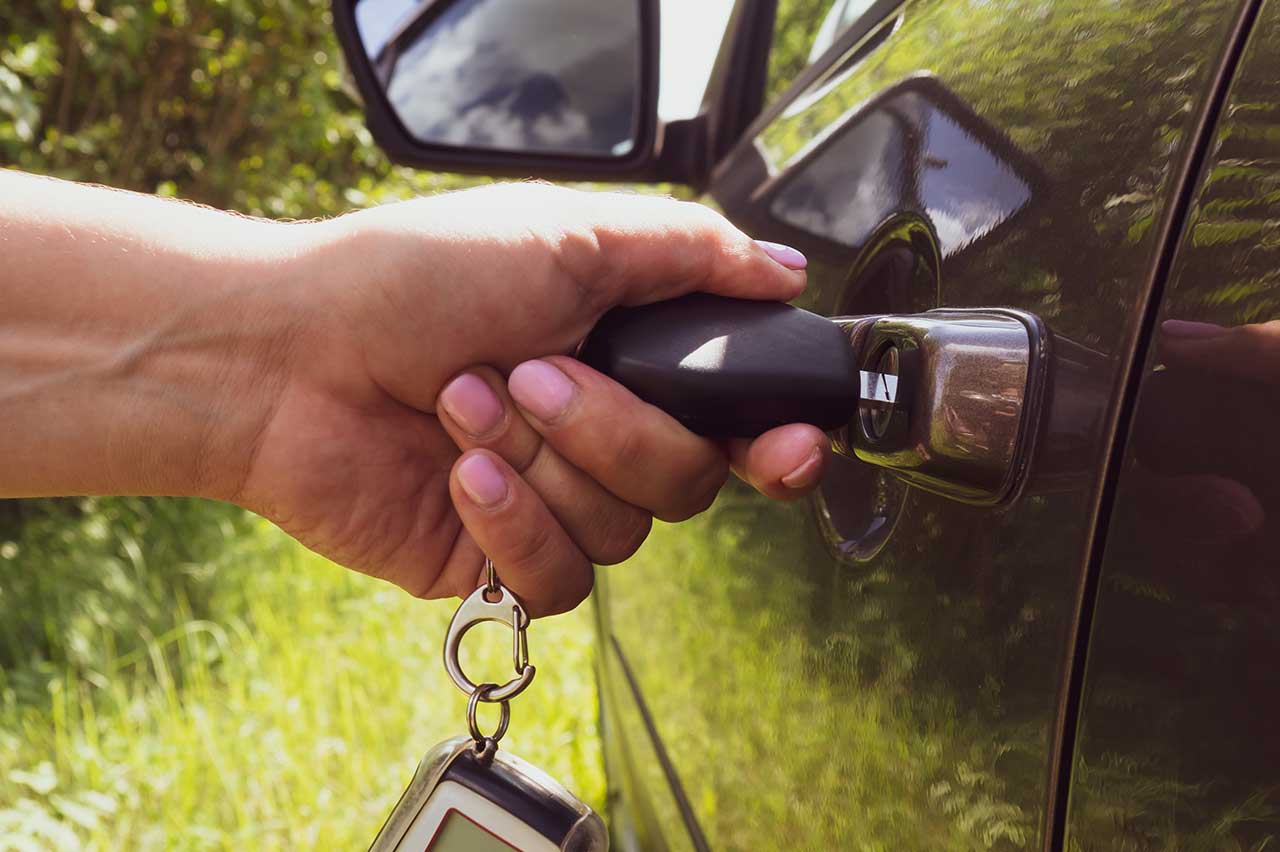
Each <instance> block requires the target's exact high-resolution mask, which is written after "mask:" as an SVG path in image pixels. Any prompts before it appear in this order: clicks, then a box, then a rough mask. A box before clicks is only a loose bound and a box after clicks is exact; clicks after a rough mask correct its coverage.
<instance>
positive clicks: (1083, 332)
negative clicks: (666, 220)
mask: <svg viewBox="0 0 1280 852" xmlns="http://www.w3.org/2000/svg"><path fill="white" fill-rule="evenodd" d="M1238 9H1239V4H1238V3H1237V2H1235V0H1219V2H1201V3H1194V4H1188V3H1176V2H1171V0H1170V2H1156V3H1152V2H1149V0H1148V1H1147V2H1140V0H1131V2H1130V1H1128V0H1126V2H1116V3H1108V4H1099V3H1096V2H1093V1H1092V0H1055V2H1053V3H1040V2H1033V0H997V2H977V0H973V2H963V0H950V2H943V1H942V0H932V2H931V0H916V1H915V2H908V3H905V4H902V5H901V6H900V7H897V8H892V9H890V10H889V11H888V12H886V13H885V14H884V15H882V16H881V17H880V18H879V19H878V20H876V21H871V22H868V23H867V25H866V26H865V27H863V28H862V30H861V35H859V36H857V37H856V38H855V40H854V42H853V43H852V44H850V43H848V42H847V41H844V43H843V46H842V47H840V48H839V49H837V48H835V47H833V48H832V49H831V50H830V51H828V54H830V55H831V61H833V62H835V61H837V60H839V59H840V57H842V56H847V55H848V54H849V53H850V52H852V53H853V54H856V55H857V56H858V57H859V59H858V60H857V61H854V62H853V63H852V64H849V63H845V65H844V67H843V68H842V69H841V70H839V71H837V72H836V73H834V74H826V72H827V71H828V70H829V69H824V68H822V67H812V68H810V69H809V70H808V71H806V72H804V73H803V75H802V79H807V80H808V81H809V82H808V83H807V84H806V83H804V82H798V83H796V84H795V85H793V86H792V88H791V89H790V90H789V92H788V94H787V95H786V96H785V97H784V98H783V99H782V100H781V101H780V102H778V103H775V104H772V105H768V106H766V108H765V112H764V115H763V116H762V117H761V118H760V119H759V120H757V122H756V123H755V124H753V126H752V128H751V129H750V130H749V132H748V134H747V136H746V137H744V138H743V140H742V141H741V142H740V143H739V144H738V145H737V146H736V147H735V148H734V149H733V150H732V151H731V152H730V154H729V155H728V156H727V157H726V158H724V160H722V161H721V162H720V163H719V164H718V165H717V167H716V169H715V172H714V176H715V177H714V181H713V184H712V187H711V190H712V196H713V198H714V199H715V200H716V201H717V202H718V203H719V204H720V205H721V206H722V208H723V209H724V210H725V212H726V213H727V214H728V215H729V216H730V217H731V218H734V219H735V220H737V221H739V222H742V223H744V224H746V225H747V226H748V227H749V229H750V230H751V231H752V232H753V233H754V235H756V236H759V237H762V238H766V239H778V240H780V241H787V240H788V239H795V238H796V237H797V235H798V233H799V232H808V233H810V234H812V233H813V231H814V229H813V228H808V229H805V228H798V227H796V221H795V216H791V217H790V221H780V217H779V215H778V213H779V210H778V208H777V207H776V206H774V205H772V204H771V203H770V202H771V200H772V199H774V198H776V197H778V196H777V194H778V192H780V191H781V190H780V189H779V188H780V187H786V186H789V185H790V186H795V185H798V184H797V183H795V182H797V181H803V180H805V177H804V173H806V172H808V173H809V174H810V175H820V176H821V177H820V179H819V180H817V181H816V182H815V181H811V182H810V186H814V187H817V188H818V189H819V190H821V193H820V194H822V195H824V196H827V197H836V196H840V195H841V194H842V193H843V195H844V196H846V197H848V198H854V199H856V198H859V197H861V196H860V195H859V193H860V192H861V193H863V194H864V195H865V196H867V197H869V198H870V199H871V200H872V201H877V202H882V206H881V207H880V208H879V209H880V210H881V211H882V214H883V215H884V217H885V218H886V219H887V220H888V221H889V222H895V221H913V222H921V223H923V227H922V228H917V229H916V234H917V235H919V234H921V233H923V234H925V235H927V238H925V239H922V238H920V237H919V236H917V238H916V240H915V241H914V242H912V241H909V240H897V241H893V240H890V241H887V242H886V241H884V240H882V239H880V238H879V235H881V234H882V233H883V232H884V230H885V228H886V227H887V223H885V222H880V223H877V222H876V221H867V222H865V223H863V224H862V226H860V227H858V228H854V227H849V228H845V229H843V230H841V231H839V232H837V233H838V236H839V239H831V238H830V237H831V233H830V232H828V233H827V234H825V235H823V234H822V233H821V232H820V231H819V232H818V233H817V236H819V237H820V239H819V240H814V241H812V242H810V243H808V244H806V245H805V247H806V248H809V249H811V252H812V255H811V265H810V288H809V292H808V293H807V294H806V296H805V297H804V300H803V302H802V304H803V305H804V306H805V307H808V308H810V309H812V310H816V311H817V312H819V313H826V314H832V313H836V312H849V313H859V312H870V311H892V312H897V313H915V312H919V311H922V310H926V309H928V308H932V307H938V306H942V307H993V306H1006V307H1013V308H1019V309H1022V310H1026V311H1029V312H1031V313H1034V314H1036V315H1038V316H1039V317H1040V318H1041V319H1042V320H1043V321H1044V322H1045V324H1046V326H1047V328H1048V330H1049V332H1050V333H1051V335H1052V336H1053V342H1054V346H1053V351H1054V353H1055V354H1054V363H1053V365H1052V369H1053V376H1052V378H1051V387H1050V390H1049V393H1048V395H1047V400H1048V411H1047V414H1046V421H1045V429H1044V433H1043V441H1042V442H1041V445H1040V448H1039V450H1038V452H1037V454H1036V458H1035V459H1033V461H1032V465H1031V468H1030V471H1029V478H1028V481H1027V483H1026V487H1025V490H1024V492H1023V495H1022V496H1021V497H1020V498H1019V499H1018V500H1017V501H1015V502H1014V503H1013V504H1012V505H1009V506H1006V507H1003V508H994V509H993V508H983V507H973V506H964V505H960V504H958V503H955V502H953V501H948V500H946V499H945V498H942V497H936V496H933V495H929V494H925V493H923V492H921V491H919V490H916V489H904V488H902V487H901V485H900V484H895V482H894V481H893V480H892V479H891V478H889V477H888V476H887V475H885V474H883V473H879V472H875V471H869V470H868V469H867V468H866V467H865V466H859V465H857V464H856V463H853V462H848V463H839V464H837V466H836V467H835V468H834V469H833V470H832V472H831V473H830V475H829V476H828V478H827V481H826V482H825V483H824V485H823V488H822V496H821V498H820V499H819V501H818V502H817V504H816V505H814V506H791V507H786V506H779V505H776V504H770V503H768V502H766V501H764V500H763V499H761V498H758V497H756V496H755V495H753V494H752V493H751V492H750V491H748V490H747V489H742V488H731V489H729V490H727V491H726V492H725V494H724V495H723V496H722V498H721V499H720V501H718V502H717V504H716V505H715V506H714V507H713V508H712V510H711V511H710V512H709V513H708V514H707V515H705V516H703V517H701V518H699V519H697V520H695V521H694V522H692V524H691V525H689V526H687V527H684V528H678V529H677V528H669V529H668V528H664V529H660V530H658V531H657V532H656V533H655V536H654V538H653V540H652V541H651V542H650V544H649V545H647V546H646V549H645V550H643V551H642V552H641V554H640V555H639V556H637V557H636V558H635V559H633V560H632V561H631V562H630V563H629V564H628V565H626V566H623V567H620V568H614V569H606V570H605V571H604V572H602V576H601V586H602V597H603V600H604V604H605V606H606V608H607V611H608V613H609V618H608V622H607V630H608V631H610V632H611V633H612V635H613V637H615V638H616V640H617V643H618V648H619V655H620V657H622V658H625V659H626V660H627V661H628V663H629V665H630V668H631V670H632V671H633V672H634V675H635V680H636V682H637V684H638V685H639V687H640V691H641V694H642V696H643V698H644V701H645V702H646V704H647V706H648V708H649V710H650V711H651V715H652V721H653V725H652V727H653V732H652V733H653V734H654V735H656V736H657V737H659V738H660V741H661V743H662V744H663V745H664V746H665V748H666V749H667V751H668V753H669V755H670V758H671V764H672V767H673V774H674V776H675V780H676V781H677V782H678V783H679V784H680V786H681V788H682V789H683V790H684V791H685V793H686V794H687V798H688V800H689V802H690V803H691V804H692V807H693V810H694V812H695V815H696V820H697V822H698V825H699V827H700V829H701V830H702V831H703V833H704V834H705V836H706V838H707V841H708V844H709V845H710V847H711V848H725V849H731V848H750V849H776V848H897V849H920V848H933V849H975V848H978V849H984V848H1051V847H1053V846H1054V844H1055V838H1054V835H1053V831H1052V826H1053V825H1054V824H1055V823H1054V819H1053V805H1054V803H1055V802H1056V801H1057V787H1056V784H1057V782H1058V779H1059V777H1060V773H1059V771H1058V764H1057V761H1058V746H1059V743H1060V742H1061V737H1062V730H1063V728H1064V726H1068V725H1070V724H1071V720H1069V719H1068V718H1067V717H1066V716H1065V712H1066V707H1065V706H1064V703H1063V698H1064V695H1065V694H1066V689H1067V685H1068V683H1069V682H1070V672H1071V670H1072V664H1073V662H1074V651H1075V630H1076V624H1077V618H1078V616H1079V606H1080V600H1081V595H1082V583H1083V580H1084V577H1085V570H1086V566H1087V565H1088V562H1089V558H1090V554H1091V552H1092V550H1091V548H1092V543H1093V540H1094V530H1095V524H1096V523H1097V522H1098V520H1099V511H1100V506H1101V505H1102V500H1103V496H1104V494H1103V489H1104V484H1105V482H1104V478H1103V470H1104V462H1105V460H1106V459H1107V458H1109V454H1110V452H1111V448H1112V441H1113V434H1112V429H1113V425H1114V423H1115V422H1116V418H1117V416H1118V411H1119V407H1120V402H1121V393H1120V391H1121V390H1122V389H1123V387H1124V386H1125V382H1126V377H1127V371H1128V366H1129V364H1130V363H1131V360H1132V358H1133V357H1134V353H1135V352H1136V350H1137V348H1138V345H1139V343H1140V341H1141V334H1142V330H1143V328H1142V323H1143V318H1144V310H1143V309H1144V306H1145V305H1146V303H1147V300H1148V298H1149V297H1150V295H1151V292H1152V287H1153V284H1154V282H1155V280H1156V279H1155V276H1156V270H1157V266H1158V262H1159V260H1160V258H1162V257H1163V256H1164V254H1165V251H1166V245H1167V239H1166V237H1167V234H1166V233H1165V230H1164V227H1163V224H1162V223H1164V222H1167V221H1168V219H1169V217H1170V216H1171V215H1172V213H1171V211H1173V210H1174V209H1175V207H1176V205H1177V200H1178V199H1179V198H1180V197H1181V195H1182V192H1183V178H1184V177H1185V175H1186V174H1187V168H1188V164H1189V163H1190V162H1191V161H1192V159H1193V157H1194V155H1195V153H1196V151H1197V147H1196V139H1197V135H1196V134H1197V129H1198V128H1199V126H1200V125H1199V119H1200V116H1201V115H1202V114H1203V113H1204V111H1205V110H1206V108H1207V107H1208V105H1209V104H1210V102H1211V100H1212V97H1211V96H1212V93H1213V91H1214V86H1215V75H1216V73H1217V70H1218V68H1219V66H1220V64H1221V60H1222V58H1223V56H1224V55H1225V54H1226V53H1227V52H1228V50H1229V42H1230V35H1231V32H1232V27H1233V22H1234V18H1235V16H1236V13H1237V11H1238ZM821 11H823V10H821V9H817V10H815V14H821ZM780 17H781V15H780ZM886 22H887V23H886ZM884 27H888V28H889V32H888V33H887V34H886V33H885V30H884V29H883V28H884ZM857 39H861V41H859V40H857ZM824 75H825V76H824ZM922 75H926V79H927V80H929V82H928V83H926V84H925V85H931V86H935V87H936V88H937V91H940V92H945V93H946V95H945V96H943V98H942V99H947V101H948V103H949V104H950V106H948V107H947V108H945V109H941V110H938V112H939V113H940V114H943V115H945V116H948V117H950V116H953V115H961V116H964V118H963V119H961V120H954V119H952V120H951V123H952V125H953V126H954V127H955V128H959V129H960V130H961V131H963V132H948V133H942V134H934V135H929V134H928V133H927V132H926V133H925V134H924V135H923V137H922V136H921V134H920V133H918V132H914V133H913V132H908V133H906V134H901V135H899V136H897V137H894V136H893V135H892V134H890V135H882V136H881V137H880V138H881V139H882V140H887V141H886V144H890V145H892V144H893V140H894V139H895V138H897V139H899V140H901V141H900V143H899V144H900V145H901V147H902V150H901V152H896V151H891V150H888V149H884V148H882V149H881V150H880V151H879V153H878V154H877V152H876V151H874V150H873V149H871V148H868V147H865V146H855V145H841V144H840V141H838V140H839V139H840V138H841V135H842V134H856V133H857V132H859V131H857V130H855V129H850V124H851V123H854V122H858V121H860V120H866V118H867V117H868V116H871V115H874V114H875V105H876V104H877V103H888V102H890V101H892V94H893V93H894V92H895V87H909V86H910V85H912V84H913V83H912V81H915V80H918V79H920V78H921V76H922ZM806 86H810V87H812V90H811V91H810V90H807V89H806ZM896 91H899V92H900V91H902V90H901V89H897V90H896ZM939 100H940V98H933V99H931V100H930V102H931V103H932V102H938V101H939ZM908 112H909V111H908ZM902 114H908V113H902ZM910 114H913V115H916V116H917V117H919V116H921V115H922V114H923V113H921V112H920V111H918V110H917V111H915V112H914V113H910ZM930 120H932V119H930ZM916 127H921V125H920V124H918V123H917V125H916ZM924 129H925V130H926V131H927V130H928V128H927V127H924ZM843 138H849V137H848V136H845V137H843ZM921 138H924V139H927V140H928V142H929V144H926V145H924V146H921V145H920V144H918V142H919V140H920V139H921ZM912 139H915V140H916V142H915V143H912V142H911V141H910V140H912ZM957 145H960V146H962V147H963V151H965V152H967V153H963V154H961V153H960V151H959V150H958V149H956V148H955V146H957ZM948 146H951V147H950V148H948ZM886 151H887V153H889V154H892V156H889V157H885V156H882V155H883V154H885V153H886ZM949 151H952V152H955V153H956V154H957V156H956V157H955V160H956V161H957V162H959V161H960V160H962V159H966V158H968V159H969V160H970V161H972V158H973V156H974V155H975V153H976V154H980V155H981V157H982V158H984V161H985V162H988V163H996V164H1003V165H1002V167H1001V168H999V169H993V168H987V169H985V171H986V172H990V173H997V172H999V173H1003V174H1004V175H1012V176H1013V177H1014V179H1015V184H1018V183H1020V184H1021V185H1024V186H1026V187H1027V188H1028V190H1027V192H1026V193H1025V194H1026V198H1025V200H1021V198H1020V197H1019V198H1018V200H1017V203H1010V202H1009V199H1010V198H1011V197H1015V196H1017V194H1015V196H1010V195H1009V193H1008V192H1006V191H1001V190H999V189H998V188H997V189H993V187H992V184H991V183H990V182H983V181H979V182H977V183H974V182H964V181H961V182H959V183H958V184H954V185H951V186H950V188H949V194H948V193H944V195H945V196H946V197H944V198H941V200H940V201H939V200H933V199H931V198H929V197H928V196H929V193H928V192H923V193H922V192H919V191H913V192H901V191H896V190H897V188H900V187H914V188H916V189H919V188H923V187H928V186H930V185H931V184H930V183H929V179H928V176H927V170H928V169H929V168H932V167H933V166H934V164H941V165H942V166H943V167H944V168H945V166H946V164H947V163H948V162H950V161H951V158H950V157H948V152H949ZM873 155H876V157H877V158H876V160H875V161H874V162H872V160H871V159H870V158H871V157H872V156H873ZM824 158H828V159H827V160H826V161H825V162H824ZM830 158H834V159H830ZM876 163H880V164H884V163H890V164H893V166H892V167H891V168H889V169H887V171H886V169H884V168H881V167H879V166H877V165H876ZM898 164H908V165H907V167H906V168H907V170H906V172H905V173H903V170H902V169H901V168H900V167H899V166H898ZM912 168H914V169H920V170H924V171H925V172H926V173H922V172H919V171H918V172H914V173H913V172H911V169H912ZM895 170H896V171H895ZM980 171H982V170H980ZM886 173H887V174H888V175H890V176H894V177H897V178H901V179H903V180H905V183H904V182H903V180H888V181H885V180H882V179H881V178H882V177H883V176H884V175H885V174H886ZM972 173H973V171H972V170H968V171H967V174H972ZM1001 180H1003V181H1004V185H1005V186H1009V185H1011V184H1009V182H1008V181H1009V179H1008V178H1007V177H1005V178H1002V179H1001ZM842 182H843V185H842ZM882 187H893V188H895V194H890V195H886V194H885V192H884V191H883V190H882V189H881V188H882ZM809 197H816V196H815V195H813V194H810V196H809ZM979 213H980V214H982V215H977V214H979ZM966 216H969V217H970V218H968V219H965V217H966ZM948 219H950V220H951V221H948ZM966 221H967V222H969V223H970V224H972V223H975V222H977V223H978V224H979V225H980V226H981V227H977V228H970V229H969V230H967V231H966V230H965V229H963V228H958V227H957V225H958V224H959V225H963V224H964V223H965V222H966ZM877 225H879V227H877ZM948 229H950V230H948ZM948 233H950V234H962V235H965V234H967V235H969V236H968V238H961V239H955V238H951V239H948V238H946V236H945V235H947V234H948ZM922 242H923V243H924V244H923V245H922ZM930 243H931V244H930ZM872 246H874V249H873V248H871V247H872ZM904 250H905V251H906V255H905V257H901V258H899V259H895V260H892V261H889V260H886V261H885V262H880V257H881V255H880V254H879V252H885V251H893V252H896V253H898V254H901V252H903V251H904ZM872 252H875V254H873V253H872ZM898 254H895V255H894V257H895V258H897V257H898ZM930 254H933V255H936V256H937V257H938V258H940V259H941V270H940V274H939V275H938V278H937V279H936V281H934V282H930V281H929V279H928V276H927V275H920V274H918V272H916V273H906V274H904V273H902V272H901V271H897V272H895V271H894V270H902V269H916V270H919V269H925V268H928V266H929V263H930V262H929V260H928V259H927V257H926V256H927V255H930ZM869 273H870V274H869ZM638 848H647V847H646V845H645V839H644V838H641V839H640V843H639V847H638Z"/></svg>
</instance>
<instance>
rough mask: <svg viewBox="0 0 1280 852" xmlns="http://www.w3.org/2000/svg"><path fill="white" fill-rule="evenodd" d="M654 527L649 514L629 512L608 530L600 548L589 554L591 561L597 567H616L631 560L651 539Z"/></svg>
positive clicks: (637, 510)
mask: <svg viewBox="0 0 1280 852" xmlns="http://www.w3.org/2000/svg"><path fill="white" fill-rule="evenodd" d="M652 527H653V518H652V516H650V515H649V513H648V512H645V511H643V510H640V509H635V510H632V511H629V512H627V513H626V514H625V515H623V516H621V518H620V519H619V520H615V521H613V522H612V523H611V524H610V526H609V527H608V528H606V530H605V534H604V536H602V539H601V542H600V545H599V547H597V548H594V549H593V550H592V552H591V553H590V554H589V556H590V558H591V561H592V562H594V563H595V564H597V565H616V564H617V563H619V562H623V561H625V560H627V559H629V558H631V556H632V555H633V554H634V553H635V552H636V551H637V550H639V549H640V545H642V544H644V540H645V539H646V538H648V537H649V530H650V529H652Z"/></svg>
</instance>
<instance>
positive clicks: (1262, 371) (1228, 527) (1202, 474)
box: [1132, 320, 1280, 553]
mask: <svg viewBox="0 0 1280 852" xmlns="http://www.w3.org/2000/svg"><path fill="white" fill-rule="evenodd" d="M1157 345H1158V350H1157V352H1158V357H1159V360H1160V362H1161V363H1162V365H1163V367H1164V369H1162V370H1160V371H1159V372H1156V373H1154V374H1152V375H1150V376H1148V377H1147V378H1146V379H1145V381H1144V388H1143V399H1142V401H1141V403H1140V405H1139V409H1138V412H1139V413H1138V417H1137V420H1136V422H1135V424H1134V432H1133V441H1134V453H1135V456H1136V459H1137V461H1138V466H1137V467H1135V469H1134V470H1133V472H1132V476H1133V480H1132V481H1133V483H1134V487H1135V488H1136V489H1138V490H1139V491H1140V492H1141V493H1142V495H1143V496H1142V500H1141V505H1143V506H1148V507H1150V506H1158V507H1160V508H1161V510H1160V511H1152V512H1149V513H1148V514H1147V515H1146V516H1144V517H1141V518H1138V519H1136V521H1135V522H1136V523H1138V524H1139V525H1140V526H1142V527H1143V529H1144V531H1145V532H1146V535H1144V540H1145V541H1149V542H1150V543H1151V547H1153V548H1156V549H1160V548H1167V549H1168V550H1169V551H1170V553H1173V552H1179V551H1180V552H1183V553H1185V552H1187V548H1188V547H1192V548H1194V547H1197V546H1203V547H1205V548H1209V549H1212V548H1217V547H1221V546H1222V545H1223V544H1225V543H1228V542H1232V541H1237V540H1240V539H1242V538H1244V537H1246V536H1250V535H1253V534H1255V533H1257V532H1259V531H1260V530H1263V529H1265V528H1267V527H1268V526H1269V525H1270V523H1273V521H1269V519H1268V517H1267V514H1268V513H1267V511H1266V507H1267V506H1271V505H1274V504H1275V503H1276V502H1277V500H1280V492H1278V491H1277V488H1278V487H1280V483H1277V482H1276V481H1275V480H1274V477H1272V476H1271V473H1272V472H1273V471H1274V470H1276V468H1277V466H1278V465H1280V451H1278V450H1277V448H1276V445H1275V441H1274V440H1273V437H1272V436H1274V434H1275V431H1276V429H1277V428H1278V427H1280V397H1277V395H1276V393H1275V388H1276V383H1277V381H1280V322H1277V321H1272V322H1265V323H1255V324H1246V325H1239V326H1234V327H1223V326H1217V325H1211V324H1208V323H1201V322H1185V321H1181V320H1167V321H1165V322H1164V323H1162V324H1161V326H1160V331H1159V334H1158V336H1157ZM1147 528H1149V529H1147Z"/></svg>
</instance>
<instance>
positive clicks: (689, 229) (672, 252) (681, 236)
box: [450, 183, 805, 311]
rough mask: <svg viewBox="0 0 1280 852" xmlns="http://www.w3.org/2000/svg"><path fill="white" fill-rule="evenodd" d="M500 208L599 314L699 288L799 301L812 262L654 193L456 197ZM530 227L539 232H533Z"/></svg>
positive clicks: (509, 192)
mask: <svg viewBox="0 0 1280 852" xmlns="http://www.w3.org/2000/svg"><path fill="white" fill-rule="evenodd" d="M450 199H451V201H452V203H453V204H454V205H455V206H459V207H462V206H464V205H465V206H467V207H470V206H473V205H480V206H481V207H483V209H484V210H486V211H487V214H486V215H487V216H488V217H489V219H492V217H493V212H492V211H493V210H495V209H497V210H502V211H504V215H505V216H506V217H507V218H514V219H515V220H516V221H519V222H521V223H522V227H526V228H528V229H529V230H531V231H534V232H535V233H539V234H540V235H541V236H542V239H543V240H544V241H545V242H546V243H547V244H549V245H551V246H553V247H554V253H555V255H556V261H557V263H558V265H559V266H560V268H561V269H562V270H563V271H564V272H566V273H567V274H568V277H569V279H570V280H571V281H573V282H576V283H577V285H578V288H579V290H581V292H582V293H583V294H584V295H587V296H589V298H590V299H591V300H592V301H593V302H594V304H595V305H596V306H597V307H598V308H599V309H600V310H601V311H603V309H605V308H608V307H612V306H613V305H616V304H644V303H647V302H656V301H659V300H661V299H671V298H675V297H676V296H680V295H683V294H685V293H689V292H693V291H695V290H705V291H707V292H711V293H718V294H720V295H723V296H737V297H740V298H747V299H780V300H787V299H792V298H795V297H796V296H798V295H799V294H800V292H801V291H802V290H804V285H805V273H804V266H805V259H804V256H803V255H802V254H800V252H798V251H796V250H795V249H790V248H787V247H785V246H779V245H777V244H759V243H756V242H755V241H754V240H752V239H751V238H750V237H748V236H747V235H746V234H744V233H743V232H742V231H741V230H739V229H738V228H737V227H735V226H734V225H733V224H731V223H730V222H729V220H728V219H726V218H725V217H724V216H722V215H720V214H719V213H717V212H716V211H714V210H712V209H711V208H710V207H707V206H705V205H702V204H698V203H695V202H688V201H676V200H675V199H672V198H665V197H661V196H656V195H639V194H627V193H620V192H584V191H581V190H573V189H567V188H564V187H555V186H550V185H547V184H529V183H524V184H499V185H495V186H491V187H484V188H481V189H476V190H468V191H467V192H464V193H459V194H455V195H453V196H450ZM529 223H533V224H529Z"/></svg>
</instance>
